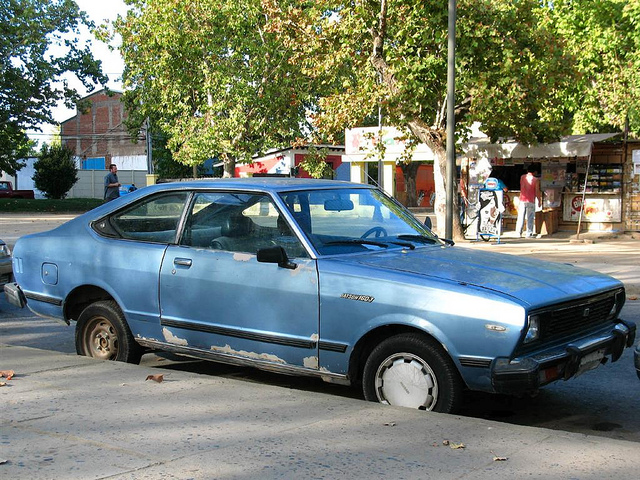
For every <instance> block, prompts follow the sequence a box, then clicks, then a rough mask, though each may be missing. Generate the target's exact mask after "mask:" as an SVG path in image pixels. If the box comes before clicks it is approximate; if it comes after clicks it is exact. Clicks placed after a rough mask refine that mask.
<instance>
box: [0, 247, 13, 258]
mask: <svg viewBox="0 0 640 480" xmlns="http://www.w3.org/2000/svg"><path fill="white" fill-rule="evenodd" d="M10 256H11V249H10V248H9V246H8V245H0V257H10Z"/></svg>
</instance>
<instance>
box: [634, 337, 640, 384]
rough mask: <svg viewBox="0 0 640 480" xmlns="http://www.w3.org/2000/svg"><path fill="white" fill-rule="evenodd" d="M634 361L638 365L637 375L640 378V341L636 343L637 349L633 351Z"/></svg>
mask: <svg viewBox="0 0 640 480" xmlns="http://www.w3.org/2000/svg"><path fill="white" fill-rule="evenodd" d="M633 363H634V364H635V366H636V375H638V378H640V343H639V344H638V345H636V349H635V350H634V352H633Z"/></svg>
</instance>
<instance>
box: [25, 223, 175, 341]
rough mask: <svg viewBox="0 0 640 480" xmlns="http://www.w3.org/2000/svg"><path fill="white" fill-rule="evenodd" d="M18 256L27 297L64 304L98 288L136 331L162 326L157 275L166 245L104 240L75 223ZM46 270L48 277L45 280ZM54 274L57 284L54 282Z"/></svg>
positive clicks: (50, 312)
mask: <svg viewBox="0 0 640 480" xmlns="http://www.w3.org/2000/svg"><path fill="white" fill-rule="evenodd" d="M15 250H16V254H15V258H16V259H17V260H16V261H15V263H16V264H17V265H19V272H17V273H16V279H17V281H18V283H19V284H20V286H21V287H22V289H23V290H24V291H25V293H26V294H36V295H43V296H46V297H49V298H51V299H58V300H60V301H62V302H63V303H64V302H65V301H66V300H67V298H68V296H69V294H70V293H71V292H73V291H74V290H76V289H77V288H80V287H83V286H95V287H98V288H100V289H103V290H104V291H105V292H107V293H108V294H109V295H110V296H112V297H113V299H114V300H115V301H116V302H117V303H118V304H119V305H120V307H121V308H122V309H123V311H124V313H125V315H126V316H127V319H128V320H129V323H130V326H131V328H132V330H134V331H135V330H136V324H137V323H138V322H149V321H155V322H156V323H157V322H158V318H159V307H158V274H159V270H160V265H161V262H162V259H163V255H164V251H165V246H164V245H157V244H150V243H141V242H131V241H126V240H116V239H110V238H104V237H100V236H99V235H97V234H96V233H95V232H94V231H93V230H92V229H91V228H90V226H89V224H88V222H86V223H78V222H70V223H68V224H65V225H63V226H62V227H59V228H58V229H56V230H53V231H51V232H45V233H41V234H36V235H30V236H27V237H23V238H21V239H19V241H18V242H17V244H16V248H15ZM45 264H47V266H48V268H47V270H48V273H49V276H48V277H45V276H44V274H43V265H45ZM52 265H53V266H55V267H51V266H52ZM52 271H54V272H55V273H56V274H57V278H56V279H52V278H51V272H52ZM28 296H29V295H28ZM28 305H29V307H30V308H31V309H32V310H33V311H34V312H35V313H38V314H41V315H46V316H53V317H58V318H62V315H63V313H62V307H61V306H55V305H52V304H51V303H47V302H42V301H36V300H33V299H29V302H28ZM74 320H76V319H74Z"/></svg>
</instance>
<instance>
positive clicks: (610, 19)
mask: <svg viewBox="0 0 640 480" xmlns="http://www.w3.org/2000/svg"><path fill="white" fill-rule="evenodd" d="M546 3H547V4H548V9H549V11H550V13H551V15H552V17H553V19H554V24H555V28H556V29H557V30H558V32H559V33H560V34H561V35H563V36H564V38H565V39H566V44H567V49H568V51H569V52H570V53H571V54H572V55H573V56H574V57H575V58H576V60H577V62H576V67H577V69H578V71H579V73H580V75H579V77H578V79H577V81H576V82H575V83H574V84H573V85H572V87H573V88H572V89H571V90H570V93H569V95H568V99H567V105H568V106H569V107H570V108H571V110H572V112H573V114H574V116H575V121H574V126H573V132H574V133H576V134H582V133H590V132H609V131H615V130H623V129H624V128H625V124H626V123H627V121H628V124H629V129H630V132H631V133H634V134H635V135H636V136H640V75H638V72H640V0H601V1H598V2H593V1H589V0H553V1H549V2H546Z"/></svg>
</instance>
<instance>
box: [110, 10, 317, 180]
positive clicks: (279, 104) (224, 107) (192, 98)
mask: <svg viewBox="0 0 640 480" xmlns="http://www.w3.org/2000/svg"><path fill="white" fill-rule="evenodd" d="M127 3H128V4H129V5H130V6H131V7H132V8H131V9H130V10H129V11H128V13H127V15H126V17H124V18H119V19H118V20H117V21H116V23H115V30H116V31H117V32H118V33H120V34H121V36H122V47H121V52H122V55H123V58H124V61H125V72H124V81H125V86H126V87H127V88H129V89H130V90H129V91H126V92H125V94H124V99H125V102H126V104H127V106H128V109H129V112H130V114H129V126H130V127H133V128H141V126H142V125H143V124H144V122H145V121H146V119H147V118H150V119H151V121H152V123H153V124H154V125H157V126H158V127H159V128H160V129H161V130H162V131H163V132H165V133H166V134H167V136H168V146H169V148H170V149H171V151H172V153H173V155H174V158H175V159H176V160H178V161H179V162H181V163H183V164H185V165H198V164H201V163H203V162H204V161H205V160H207V159H209V158H220V159H221V160H223V161H224V173H225V176H232V175H233V173H234V169H235V162H236V160H242V161H250V159H251V157H252V156H253V155H254V154H256V153H258V152H260V151H262V150H264V149H266V148H273V147H281V146H288V145H289V144H291V142H292V141H294V140H295V139H296V138H297V137H299V136H301V135H302V133H301V132H302V129H303V128H304V124H305V119H306V112H307V109H308V108H309V107H310V105H311V102H310V98H309V97H308V96H307V92H310V91H313V89H311V88H308V87H302V86H301V85H299V84H298V82H303V81H305V77H304V76H302V75H301V74H300V71H299V70H300V69H299V67H298V66H297V65H296V64H295V63H292V62H290V61H289V57H290V53H291V52H290V51H289V50H287V49H286V48H283V45H282V44H281V43H279V42H277V41H276V38H275V35H274V34H272V33H270V32H267V31H266V30H265V25H266V22H267V18H266V16H265V15H264V12H263V11H262V8H261V5H260V0H238V1H234V2H231V1H225V0H200V1H195V2H194V1H193V0H175V1H172V2H167V1H163V0H128V2H127Z"/></svg>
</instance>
